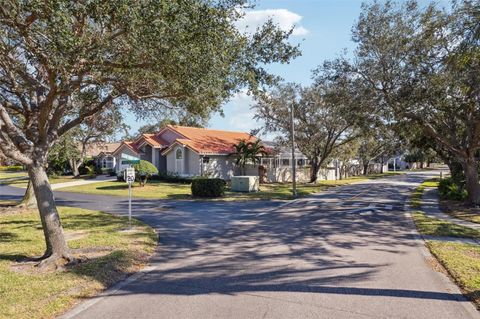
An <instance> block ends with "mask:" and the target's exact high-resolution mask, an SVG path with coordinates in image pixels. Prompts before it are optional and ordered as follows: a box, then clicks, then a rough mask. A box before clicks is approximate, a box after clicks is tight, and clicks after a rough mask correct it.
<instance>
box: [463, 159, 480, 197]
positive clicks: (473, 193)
mask: <svg viewBox="0 0 480 319" xmlns="http://www.w3.org/2000/svg"><path fill="white" fill-rule="evenodd" d="M463 170H464V171H465V178H466V188H467V193H468V202H469V203H470V204H472V205H478V204H480V185H479V184H478V165H477V162H476V161H475V158H474V157H473V156H472V157H469V158H467V159H465V160H464V161H463Z"/></svg>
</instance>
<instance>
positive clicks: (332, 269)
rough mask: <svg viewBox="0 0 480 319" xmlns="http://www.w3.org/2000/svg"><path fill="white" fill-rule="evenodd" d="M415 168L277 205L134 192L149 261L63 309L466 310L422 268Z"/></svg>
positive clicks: (337, 313)
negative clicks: (409, 202) (407, 204)
mask: <svg viewBox="0 0 480 319" xmlns="http://www.w3.org/2000/svg"><path fill="white" fill-rule="evenodd" d="M425 174H429V173H424V174H420V173H409V174H407V175H404V176H397V177H393V178H389V179H381V180H375V181H369V182H366V183H361V184H356V185H350V186H344V187H338V188H335V189H332V190H330V191H328V192H325V193H322V194H320V195H316V196H312V197H309V198H307V199H304V200H299V201H296V202H293V203H291V204H289V205H286V206H282V207H279V204H278V203H275V202H273V203H268V202H247V203H221V202H187V201H184V202H168V203H167V202H164V201H163V202H162V201H150V200H137V201H136V203H135V204H134V207H136V210H135V211H136V213H137V214H138V215H139V217H140V218H141V219H143V220H145V221H147V222H148V223H150V224H151V225H153V226H154V227H156V228H157V230H158V231H159V234H160V244H159V249H158V253H157V255H156V256H155V257H154V259H153V261H152V265H151V267H150V271H149V272H146V273H145V274H144V275H142V276H138V278H137V279H136V280H131V281H129V282H126V283H123V284H121V285H119V286H117V287H116V289H112V290H109V291H107V292H106V293H105V294H103V295H102V296H99V297H97V298H93V299H91V300H89V301H87V302H86V303H83V304H80V305H79V306H78V307H77V308H75V309H73V310H72V311H71V312H69V313H67V314H66V315H65V316H64V317H65V318H435V319H441V318H478V317H479V315H478V312H477V311H476V310H475V309H474V307H473V306H472V305H471V304H470V303H469V302H468V301H466V300H465V299H464V298H463V296H462V295H461V293H460V292H459V291H458V289H457V288H456V286H455V285H453V284H452V283H451V282H450V280H449V279H448V278H447V277H446V276H445V275H443V274H441V273H438V272H436V271H435V270H433V269H432V267H431V266H430V265H431V261H430V255H429V254H428V252H427V251H426V250H425V248H424V247H423V243H422V242H421V241H419V240H418V239H416V237H415V232H414V227H413V224H412V222H411V220H410V219H409V218H408V217H407V216H406V215H405V212H404V210H403V206H404V201H405V199H406V198H407V196H408V194H409V192H410V191H411V190H412V189H413V188H414V187H415V186H416V185H418V183H419V182H420V181H421V180H422V179H424V178H425V177H427V176H426V175H425ZM57 196H58V198H57V199H58V200H59V204H69V205H76V206H77V205H78V206H82V207H86V208H95V207H93V206H98V205H103V207H104V210H107V211H111V210H112V211H113V210H117V211H118V210H119V209H123V211H125V209H124V208H125V206H124V205H125V202H122V201H123V199H119V198H116V199H112V198H111V197H108V198H104V199H103V200H102V201H101V202H100V204H99V201H97V200H93V202H95V203H96V204H92V197H91V196H90V195H80V194H76V195H72V194H67V193H57ZM82 196H83V197H82ZM0 197H1V196H0ZM96 198H97V199H98V200H100V198H98V197H96ZM109 199H110V201H109ZM96 209H98V208H96Z"/></svg>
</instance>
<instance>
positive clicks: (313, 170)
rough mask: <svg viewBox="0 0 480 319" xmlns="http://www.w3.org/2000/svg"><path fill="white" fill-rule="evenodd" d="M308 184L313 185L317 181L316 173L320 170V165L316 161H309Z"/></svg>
mask: <svg viewBox="0 0 480 319" xmlns="http://www.w3.org/2000/svg"><path fill="white" fill-rule="evenodd" d="M310 163H311V166H310V183H315V182H316V181H317V179H318V171H319V170H320V165H319V164H318V162H317V161H310Z"/></svg>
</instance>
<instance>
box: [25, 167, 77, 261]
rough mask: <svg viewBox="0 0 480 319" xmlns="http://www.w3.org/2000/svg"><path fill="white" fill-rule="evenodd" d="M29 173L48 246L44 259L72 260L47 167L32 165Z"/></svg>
mask: <svg viewBox="0 0 480 319" xmlns="http://www.w3.org/2000/svg"><path fill="white" fill-rule="evenodd" d="M28 175H29V177H30V180H31V182H32V186H33V190H34V192H35V197H36V199H37V203H38V205H37V206H38V210H39V213H40V219H41V221H42V228H43V234H44V236H45V243H46V246H47V247H46V250H45V254H44V255H43V257H42V259H48V260H51V261H54V262H56V261H57V260H59V259H66V260H70V259H71V258H70V250H69V249H68V246H67V242H66V240H65V237H64V235H63V228H62V224H61V223H60V216H59V215H58V211H57V206H56V204H55V198H54V197H53V192H52V189H51V187H50V182H49V181H48V177H47V173H46V171H45V168H44V167H43V166H41V165H32V166H30V167H28Z"/></svg>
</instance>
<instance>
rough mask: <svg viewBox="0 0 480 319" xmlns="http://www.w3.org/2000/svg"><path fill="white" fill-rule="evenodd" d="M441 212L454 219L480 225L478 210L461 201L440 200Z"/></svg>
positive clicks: (479, 209) (479, 211)
mask: <svg viewBox="0 0 480 319" xmlns="http://www.w3.org/2000/svg"><path fill="white" fill-rule="evenodd" d="M440 204H441V207H442V210H443V211H444V212H445V213H446V214H449V215H451V216H453V217H455V218H459V219H463V220H466V221H469V222H472V223H477V224H480V208H479V207H472V206H470V205H468V204H467V203H465V202H462V201H454V200H441V201H440Z"/></svg>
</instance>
